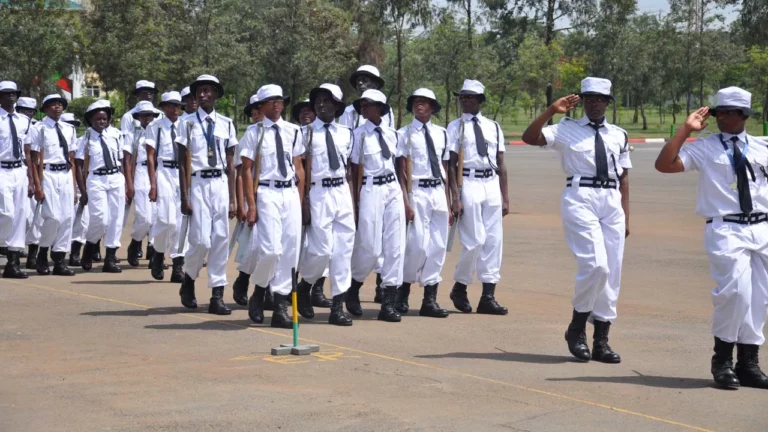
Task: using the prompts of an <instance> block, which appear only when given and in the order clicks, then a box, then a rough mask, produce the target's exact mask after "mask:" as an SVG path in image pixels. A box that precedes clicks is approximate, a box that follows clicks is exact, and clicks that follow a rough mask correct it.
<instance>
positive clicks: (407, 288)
mask: <svg viewBox="0 0 768 432" xmlns="http://www.w3.org/2000/svg"><path fill="white" fill-rule="evenodd" d="M409 295H411V284H409V283H406V282H403V284H402V285H400V287H398V288H397V294H396V295H395V310H396V311H397V312H398V313H399V314H401V315H405V314H407V313H408V308H409V307H410V306H409V305H408V296H409Z"/></svg>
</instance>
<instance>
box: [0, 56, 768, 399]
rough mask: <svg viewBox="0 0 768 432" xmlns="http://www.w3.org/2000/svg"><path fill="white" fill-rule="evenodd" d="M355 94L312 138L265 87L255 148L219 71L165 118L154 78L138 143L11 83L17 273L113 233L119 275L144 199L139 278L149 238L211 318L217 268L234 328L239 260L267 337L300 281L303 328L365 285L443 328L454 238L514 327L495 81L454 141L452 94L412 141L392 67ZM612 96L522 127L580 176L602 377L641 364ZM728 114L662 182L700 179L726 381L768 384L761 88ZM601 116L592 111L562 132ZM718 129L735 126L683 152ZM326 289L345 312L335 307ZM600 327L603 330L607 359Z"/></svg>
mask: <svg viewBox="0 0 768 432" xmlns="http://www.w3.org/2000/svg"><path fill="white" fill-rule="evenodd" d="M350 82H351V84H352V86H353V87H354V88H355V89H356V90H357V91H358V92H359V94H360V96H359V97H358V98H357V99H356V100H354V102H353V103H352V104H350V105H347V103H346V102H345V99H344V96H343V94H342V91H341V89H340V88H339V86H337V85H335V84H329V83H326V84H322V85H320V86H318V87H316V88H314V89H312V90H311V91H310V94H309V99H308V100H305V101H302V102H300V103H298V104H295V105H294V107H293V109H292V110H291V118H292V120H293V121H294V122H295V123H289V122H288V121H286V120H284V119H283V118H282V113H283V111H284V109H285V107H286V105H288V104H289V102H290V98H289V97H288V96H286V95H284V94H283V91H282V89H281V88H280V87H279V86H277V85H272V84H270V85H265V86H262V87H261V88H260V89H259V90H258V92H257V93H256V94H254V95H253V96H251V98H250V99H249V101H248V103H247V105H246V106H245V109H244V112H245V115H246V116H247V117H250V118H251V121H252V124H251V125H250V126H249V127H248V128H247V130H246V132H245V134H244V135H243V136H242V137H241V138H240V139H238V138H237V131H236V128H235V125H234V123H233V121H232V120H231V119H229V118H227V117H225V116H223V115H221V114H219V113H217V112H216V110H215V109H214V106H215V103H216V100H217V99H218V98H220V97H221V96H222V95H224V87H223V85H222V84H221V83H220V82H219V80H218V79H217V78H216V77H214V76H212V75H201V76H199V77H198V78H197V79H196V80H195V81H194V82H193V83H191V84H190V86H189V87H187V88H185V89H184V90H182V92H180V93H179V92H176V91H168V92H166V93H163V94H162V95H161V100H160V103H159V108H160V110H158V109H156V108H155V107H154V106H153V103H152V100H153V99H154V97H155V95H156V94H157V93H158V90H157V89H156V88H155V85H154V84H153V83H152V82H150V81H144V80H142V81H139V82H138V83H137V84H136V89H135V91H134V94H135V95H136V96H137V98H138V99H139V102H138V103H137V104H136V106H135V107H134V108H133V109H132V110H130V111H129V112H127V113H126V114H125V115H124V116H123V118H122V119H121V128H120V129H117V128H115V127H113V126H111V123H112V120H113V119H112V114H113V113H114V110H113V108H112V107H111V106H110V104H109V102H108V101H106V100H98V101H96V102H94V103H93V104H92V105H90V106H89V107H88V109H87V111H86V113H85V115H84V121H85V124H86V126H87V127H88V128H87V130H86V132H85V133H84V135H83V136H81V137H79V138H77V137H76V132H75V127H76V126H78V125H79V124H78V122H77V121H76V120H74V118H73V117H72V116H71V115H70V114H67V113H65V112H64V111H65V110H66V108H67V101H66V100H65V99H64V98H62V97H61V96H59V95H50V96H47V97H46V98H45V99H44V100H43V101H42V105H41V110H42V111H43V112H44V114H45V117H44V119H43V120H42V121H40V122H37V123H35V122H34V121H33V120H31V116H33V115H34V114H35V107H36V104H35V100H34V99H30V98H20V97H19V96H20V92H19V91H18V90H17V87H16V84H15V83H13V82H11V81H3V82H1V83H0V178H1V179H0V181H2V188H1V189H0V246H4V248H5V252H6V254H7V258H8V261H7V264H6V266H5V270H4V272H3V277H5V278H26V277H27V274H26V273H25V272H24V271H23V270H21V267H20V266H21V264H20V257H21V255H22V253H23V252H24V250H25V246H26V245H29V251H28V256H27V263H26V267H27V268H31V269H35V270H36V271H37V273H39V274H41V275H47V274H49V273H53V274H54V275H62V276H72V275H74V272H73V271H72V270H71V269H70V268H69V267H68V265H67V262H65V255H66V253H67V252H69V253H70V257H69V261H68V263H69V265H71V266H81V267H82V268H83V269H84V270H86V271H88V270H90V269H91V267H92V265H93V263H94V262H98V261H100V260H101V256H100V249H101V246H100V243H101V241H102V240H103V242H104V246H105V247H106V255H105V256H104V259H103V261H104V264H103V267H102V270H103V271H104V272H108V273H119V272H121V268H120V267H119V265H118V264H119V263H120V260H119V259H118V258H117V256H116V251H117V249H118V248H119V247H120V246H121V244H120V238H121V235H122V231H123V224H124V219H125V214H126V212H127V211H128V209H129V207H130V206H131V205H133V206H135V210H134V213H135V217H134V223H133V226H132V227H131V233H130V235H131V243H130V245H129V246H128V250H127V261H128V264H129V265H131V266H133V267H136V266H138V265H139V260H140V259H141V258H142V257H143V243H142V242H143V240H144V238H148V246H147V252H146V257H147V259H148V260H149V264H148V266H149V268H150V273H151V276H152V277H153V278H154V279H157V280H163V279H164V278H165V270H166V269H168V268H169V266H167V265H166V255H167V256H168V257H169V258H170V260H171V262H172V264H171V266H170V268H171V276H170V281H171V282H175V283H180V284H181V288H180V291H179V296H180V298H181V303H182V304H183V305H184V306H185V307H187V308H190V309H195V308H197V306H198V304H197V299H196V290H195V288H196V287H195V285H196V280H197V279H198V277H199V275H200V271H201V269H202V267H203V266H205V265H207V274H208V288H209V289H211V292H212V295H211V298H210V302H209V306H208V312H209V313H211V314H217V315H228V314H230V313H231V310H230V309H229V308H228V307H227V305H226V304H225V303H224V288H225V287H226V286H227V285H228V280H227V275H226V266H227V262H228V260H229V257H230V255H231V254H233V253H232V252H233V251H234V248H235V246H237V252H236V253H234V254H233V255H234V260H235V262H236V263H237V270H238V272H239V274H238V277H237V279H236V280H235V281H234V283H233V300H234V301H235V302H236V303H237V304H239V305H241V306H247V308H248V315H249V317H250V319H251V320H252V321H253V322H254V323H257V324H259V323H263V321H264V311H265V310H271V311H272V317H271V321H270V325H271V326H273V327H282V328H290V327H291V317H290V316H289V313H288V305H289V301H290V300H289V295H290V293H291V291H292V289H293V286H294V280H300V282H298V284H297V286H296V291H297V309H298V311H299V313H300V314H301V315H302V316H303V317H304V318H306V319H312V318H314V315H315V313H314V308H318V307H319V308H330V310H331V313H330V315H329V318H328V321H329V323H330V324H335V325H340V326H349V325H352V322H353V320H352V317H353V316H355V317H359V316H362V315H363V309H362V307H361V304H360V290H361V288H362V286H363V281H364V280H365V279H366V277H368V275H369V274H371V273H372V272H375V273H376V275H377V276H376V279H377V281H376V293H375V298H374V300H375V302H377V303H381V310H380V311H379V314H378V319H379V320H382V321H387V322H399V321H400V320H401V315H403V314H406V313H407V312H408V310H409V308H410V305H409V295H410V289H411V286H412V285H413V284H417V283H418V284H419V285H421V286H422V287H423V297H422V302H421V307H420V309H419V315H422V316H427V317H439V318H445V317H447V316H448V315H449V312H448V310H446V309H443V308H442V307H440V305H439V304H438V303H437V291H438V285H439V283H440V282H441V280H442V279H441V273H442V268H443V264H444V261H445V256H446V251H449V250H451V246H452V244H453V241H454V238H456V241H458V243H459V244H460V245H461V252H460V256H459V260H458V263H457V265H456V268H455V270H454V273H453V280H454V284H453V287H452V289H451V291H450V299H451V300H452V302H453V305H454V307H455V308H456V309H457V310H459V311H460V312H463V313H470V312H472V310H473V307H472V303H471V302H470V300H469V296H468V286H470V285H471V283H472V282H473V281H474V279H475V277H476V278H477V280H478V281H479V282H480V283H481V284H482V292H481V295H480V299H479V302H478V304H477V307H476V308H475V311H476V312H477V313H484V314H492V315H506V314H507V313H508V311H507V308H506V307H504V306H502V305H500V304H499V303H498V302H497V301H496V298H495V291H496V285H497V284H498V283H499V280H500V268H501V259H502V243H503V229H502V218H503V217H504V216H506V215H507V214H508V212H509V198H508V191H507V170H506V167H505V165H504V152H505V146H504V134H503V132H502V130H501V127H500V126H499V124H498V123H497V122H495V121H493V120H491V119H489V118H488V117H485V116H483V115H482V113H481V109H482V106H483V103H484V102H485V99H486V96H485V88H484V86H483V85H482V83H480V82H479V81H475V80H471V79H467V80H465V81H464V84H463V87H462V88H461V89H460V90H459V91H458V92H456V93H454V94H455V95H456V96H457V97H458V102H459V106H460V109H461V112H462V114H461V117H460V118H458V119H455V120H453V121H451V122H450V124H449V125H448V128H447V129H445V128H442V127H440V126H438V125H436V124H435V123H433V122H432V119H433V116H435V115H436V114H438V113H439V112H440V111H441V106H440V103H439V102H438V100H437V98H436V97H435V94H434V93H433V92H432V91H431V90H429V89H426V88H421V89H418V90H416V91H415V92H414V93H413V94H412V95H411V96H410V97H408V99H407V104H406V109H407V111H408V112H410V113H412V114H413V121H412V123H411V124H409V125H407V126H405V127H403V128H401V129H399V130H395V129H394V127H393V126H394V124H393V113H392V110H391V108H390V106H389V105H388V104H387V100H386V97H385V95H384V94H383V93H382V92H381V91H380V90H379V89H380V88H381V87H382V86H383V84H384V81H383V79H382V78H381V77H380V75H379V71H378V70H377V69H376V68H375V67H373V66H369V65H365V66H361V67H360V68H359V69H358V70H357V71H356V72H355V73H354V74H353V75H352V76H351V78H350ZM612 101H613V96H611V83H610V81H608V80H606V79H602V78H593V77H588V78H585V79H584V80H583V81H582V85H581V91H580V92H579V94H574V95H571V96H567V97H564V98H561V99H558V100H557V101H555V102H554V103H553V104H552V105H551V106H550V107H549V108H548V109H547V110H546V111H544V112H543V113H542V114H541V115H540V116H539V117H538V118H536V119H535V120H534V122H533V123H532V124H531V125H530V126H529V127H528V128H527V129H526V131H525V132H524V134H523V140H524V141H525V142H526V143H528V144H530V145H534V146H540V147H544V148H549V149H553V150H556V151H558V152H559V153H560V156H561V161H562V168H563V171H564V172H565V174H566V180H565V188H564V191H563V194H562V198H561V204H562V206H561V210H562V220H563V229H564V232H565V237H566V242H567V244H568V247H569V248H570V250H571V252H572V253H573V255H574V257H575V258H576V262H577V274H576V278H575V280H576V282H575V287H574V296H573V300H572V303H573V311H572V319H571V323H570V324H569V326H568V328H567V330H566V332H565V341H566V344H567V346H568V350H569V351H570V353H571V354H572V355H573V356H574V357H576V358H577V359H578V360H581V361H589V360H595V361H600V362H603V363H619V362H620V361H621V357H620V356H619V354H618V353H616V352H615V351H614V350H613V349H612V348H611V347H610V345H609V344H608V335H609V330H610V327H611V325H612V323H613V322H615V320H616V318H617V301H618V296H619V291H620V285H621V269H622V259H623V254H624V244H625V238H626V237H627V236H628V235H629V176H628V173H629V169H630V168H631V167H632V164H631V161H630V147H629V145H628V141H629V140H628V137H627V133H626V131H624V130H623V129H621V128H619V127H617V126H615V125H612V124H609V123H608V122H607V121H606V118H605V111H606V108H607V107H608V106H609V104H610V103H611V102H612ZM717 101H718V104H717V106H715V107H712V108H708V107H703V108H701V109H699V110H697V111H696V112H694V113H693V114H691V116H690V117H689V118H688V119H687V121H686V123H685V125H684V126H683V127H682V128H680V129H679V130H678V132H677V134H676V135H675V136H674V137H673V138H672V139H671V140H670V141H669V142H668V143H667V144H666V145H665V146H664V148H663V150H662V151H661V154H660V155H659V157H658V160H657V161H656V169H657V170H659V171H661V172H664V173H675V172H682V171H692V170H697V171H699V172H700V177H699V187H698V190H697V213H698V214H699V215H701V216H703V217H704V218H706V222H707V223H706V228H705V235H704V244H705V247H706V249H707V254H708V256H709V259H710V266H711V271H712V276H713V278H714V279H715V282H716V284H717V286H716V288H715V289H714V290H713V291H712V299H713V304H714V314H713V334H714V336H715V348H714V351H715V354H714V356H713V357H712V360H711V367H712V369H711V372H712V374H713V377H714V380H715V382H716V383H717V384H718V385H720V386H722V387H724V388H737V387H739V386H740V385H744V386H751V387H759V388H768V377H766V376H765V375H764V374H763V372H762V371H761V369H760V367H759V364H758V349H759V346H760V345H762V344H763V342H764V336H763V326H764V323H765V319H766V313H767V311H768V270H767V266H768V223H767V222H768V216H767V215H766V212H767V211H768V172H767V171H766V169H767V168H768V145H767V144H766V143H765V142H763V141H760V140H759V139H758V138H755V137H752V136H749V135H747V134H746V132H745V123H746V121H747V119H748V118H749V116H753V115H755V114H756V113H755V112H754V111H753V110H752V109H751V95H750V94H749V93H748V92H746V91H745V90H742V89H740V88H736V87H729V88H725V89H722V90H721V91H719V92H718V94H717ZM582 102H583V110H584V116H583V118H581V119H576V118H570V117H564V118H563V119H562V121H560V122H559V123H558V124H555V125H552V126H546V124H547V122H548V121H549V120H550V119H551V118H552V117H553V116H554V115H556V114H566V113H569V112H571V111H572V110H573V109H574V108H576V107H577V105H579V104H580V103H582ZM25 110H29V111H25ZM25 114H26V115H25ZM710 116H715V117H716V119H717V126H718V128H719V130H720V133H717V134H712V135H710V136H709V137H706V138H701V139H697V140H695V142H693V143H691V144H689V145H685V146H683V144H684V143H685V141H686V139H687V138H688V136H689V135H690V134H691V133H693V132H696V131H701V130H704V129H705V128H706V120H707V119H708V118H709V117H710ZM337 119H338V120H337ZM233 218H236V219H237V223H236V228H235V231H234V233H232V234H230V230H229V220H230V219H233ZM81 248H82V253H81ZM49 251H50V256H51V259H52V261H53V270H52V271H51V270H50V268H49V265H50V263H49V261H48V253H49ZM297 275H298V276H297ZM294 278H297V279H294ZM326 279H328V280H329V282H330V291H331V298H330V299H328V298H326V296H325V295H324V293H323V285H324V283H325V280H326ZM251 285H253V291H252V292H251V295H250V297H249V287H250V286H251ZM345 309H346V311H345ZM588 322H591V323H592V324H593V326H594V334H593V343H592V346H591V349H590V346H589V343H588V340H587V336H586V327H587V323H588ZM734 345H735V346H736V348H737V350H736V351H737V360H738V361H737V363H736V364H735V366H734V363H733V348H734Z"/></svg>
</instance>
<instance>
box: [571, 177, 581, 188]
mask: <svg viewBox="0 0 768 432" xmlns="http://www.w3.org/2000/svg"><path fill="white" fill-rule="evenodd" d="M579 183H581V175H580V174H574V175H573V179H571V188H573V189H574V190H575V191H576V192H578V191H579Z"/></svg>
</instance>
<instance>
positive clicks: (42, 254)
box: [36, 247, 51, 276]
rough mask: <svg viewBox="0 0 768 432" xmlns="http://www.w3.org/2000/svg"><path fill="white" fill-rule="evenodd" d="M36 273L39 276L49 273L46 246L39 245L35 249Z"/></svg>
mask: <svg viewBox="0 0 768 432" xmlns="http://www.w3.org/2000/svg"><path fill="white" fill-rule="evenodd" d="M36 268H37V274H39V275H41V276H48V275H49V274H51V269H50V267H49V264H48V248H47V247H41V248H40V249H38V251H37V267H36Z"/></svg>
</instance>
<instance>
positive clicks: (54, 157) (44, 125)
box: [26, 117, 77, 164]
mask: <svg viewBox="0 0 768 432" xmlns="http://www.w3.org/2000/svg"><path fill="white" fill-rule="evenodd" d="M56 123H57V122H55V121H53V120H52V119H51V118H49V117H45V118H44V119H43V120H42V121H39V122H37V123H36V124H35V125H34V126H33V127H32V128H30V130H29V134H28V135H27V137H26V143H27V144H29V149H30V150H32V151H35V152H40V149H41V148H43V149H44V151H43V157H44V158H45V159H44V162H45V163H49V164H64V163H67V162H68V161H69V154H66V155H65V154H64V148H63V147H62V146H61V143H59V134H58V133H56ZM58 124H59V129H61V134H62V135H63V136H64V139H65V140H66V141H67V150H68V151H75V147H76V146H77V135H76V132H75V127H74V126H72V125H70V124H68V123H65V122H63V121H59V122H58Z"/></svg>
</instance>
